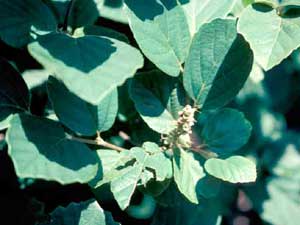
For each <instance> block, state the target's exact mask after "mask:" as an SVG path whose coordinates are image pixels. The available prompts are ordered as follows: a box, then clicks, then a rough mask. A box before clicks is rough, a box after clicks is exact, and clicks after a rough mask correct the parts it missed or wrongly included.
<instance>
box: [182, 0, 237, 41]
mask: <svg viewBox="0 0 300 225" xmlns="http://www.w3.org/2000/svg"><path fill="white" fill-rule="evenodd" d="M179 2H180V3H181V4H182V7H183V9H184V12H185V14H186V17H187V21H188V24H189V27H190V32H191V34H192V35H194V34H195V33H196V32H197V31H198V30H199V28H200V27H201V26H202V25H203V24H204V23H208V22H210V21H212V20H214V19H217V18H225V17H226V16H227V15H228V13H229V12H230V11H231V9H232V8H233V6H234V4H235V2H236V0H202V1H199V0H189V1H186V0H179Z"/></svg>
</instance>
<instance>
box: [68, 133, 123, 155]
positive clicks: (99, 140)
mask: <svg viewBox="0 0 300 225" xmlns="http://www.w3.org/2000/svg"><path fill="white" fill-rule="evenodd" d="M68 138H69V139H70V140H74V141H78V142H81V143H85V144H90V145H97V146H103V147H106V148H110V149H112V150H115V151H118V152H121V151H127V149H125V148H121V147H119V146H117V145H114V144H111V143H108V142H106V141H104V140H103V139H102V138H100V137H99V136H98V137H97V138H96V140H90V139H85V138H80V137H74V136H68Z"/></svg>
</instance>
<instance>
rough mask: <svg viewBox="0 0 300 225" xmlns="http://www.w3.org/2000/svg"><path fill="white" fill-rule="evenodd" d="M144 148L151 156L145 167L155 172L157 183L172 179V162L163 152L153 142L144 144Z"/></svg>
mask: <svg viewBox="0 0 300 225" xmlns="http://www.w3.org/2000/svg"><path fill="white" fill-rule="evenodd" d="M143 148H144V149H145V151H146V152H148V153H149V154H150V155H149V156H148V158H147V160H146V162H145V167H146V168H150V169H152V170H154V172H155V178H156V181H164V180H166V179H170V178H172V176H173V168H172V161H171V159H170V158H168V157H167V156H166V154H165V153H164V152H162V151H161V149H160V148H159V146H158V145H157V144H155V143H152V142H146V143H144V144H143Z"/></svg>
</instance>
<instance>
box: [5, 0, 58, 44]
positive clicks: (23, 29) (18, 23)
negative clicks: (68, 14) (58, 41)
mask: <svg viewBox="0 0 300 225" xmlns="http://www.w3.org/2000/svg"><path fill="white" fill-rule="evenodd" d="M56 25H57V24H56V21H55V18H54V16H53V14H52V13H51V11H50V10H49V8H48V7H47V6H46V5H45V4H44V3H43V1H41V0H9V1H7V0H0V38H1V39H2V40H3V41H4V42H6V43H7V44H9V45H11V46H13V47H16V48H19V47H23V46H25V45H27V44H28V43H30V42H31V41H33V39H34V38H33V37H34V35H33V34H34V33H39V32H49V31H53V30H55V29H56Z"/></svg>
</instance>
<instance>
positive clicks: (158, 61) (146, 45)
mask: <svg viewBox="0 0 300 225" xmlns="http://www.w3.org/2000/svg"><path fill="white" fill-rule="evenodd" d="M125 4H126V11H127V14H128V19H129V25H130V28H131V30H132V32H133V34H134V37H135V40H136V41H137V42H138V44H139V46H140V48H141V49H142V51H143V53H144V54H145V55H146V57H148V58H149V59H150V60H151V61H152V62H153V63H154V64H155V65H156V66H157V67H158V68H159V69H161V70H162V71H163V72H165V73H166V74H168V75H170V76H174V77H175V76H178V75H179V74H180V72H181V71H182V70H183V68H182V64H183V63H184V61H185V59H186V55H187V51H188V49H189V45H190V39H191V37H190V33H189V29H188V24H187V20H186V17H185V14H184V11H183V9H182V7H181V5H180V4H179V3H178V2H177V1H176V0H151V1H135V0H126V1H125Z"/></svg>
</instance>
